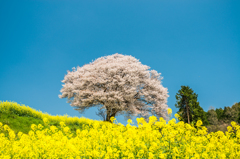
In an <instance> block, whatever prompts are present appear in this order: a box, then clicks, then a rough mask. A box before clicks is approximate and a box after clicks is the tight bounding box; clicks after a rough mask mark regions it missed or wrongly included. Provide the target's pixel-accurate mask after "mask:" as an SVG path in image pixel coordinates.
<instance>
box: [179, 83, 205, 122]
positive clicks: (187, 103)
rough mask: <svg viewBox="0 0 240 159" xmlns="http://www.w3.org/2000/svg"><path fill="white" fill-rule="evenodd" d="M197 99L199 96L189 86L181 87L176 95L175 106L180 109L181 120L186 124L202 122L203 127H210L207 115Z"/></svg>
mask: <svg viewBox="0 0 240 159" xmlns="http://www.w3.org/2000/svg"><path fill="white" fill-rule="evenodd" d="M197 97H198V95H197V94H196V93H194V92H193V90H192V89H191V88H190V87H189V86H181V89H180V90H179V91H178V93H177V94H176V100H177V102H176V104H175V106H176V107H177V108H179V111H178V112H177V113H178V114H179V115H180V120H181V121H184V122H185V123H189V124H190V123H196V122H197V121H198V120H202V122H203V125H208V120H207V115H206V114H207V113H206V112H205V111H204V110H203V109H202V107H201V106H200V105H199V102H198V101H197Z"/></svg>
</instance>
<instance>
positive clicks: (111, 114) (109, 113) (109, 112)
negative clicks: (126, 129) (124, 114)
mask: <svg viewBox="0 0 240 159" xmlns="http://www.w3.org/2000/svg"><path fill="white" fill-rule="evenodd" d="M116 114H117V110H116V109H111V108H107V116H106V120H105V121H109V122H111V120H110V119H111V117H115V116H116Z"/></svg>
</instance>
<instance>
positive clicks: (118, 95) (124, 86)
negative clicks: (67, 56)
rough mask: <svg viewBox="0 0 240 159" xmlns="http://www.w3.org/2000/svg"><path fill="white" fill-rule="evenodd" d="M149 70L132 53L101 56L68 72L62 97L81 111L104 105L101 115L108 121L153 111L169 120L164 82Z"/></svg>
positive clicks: (152, 112) (144, 114)
mask: <svg viewBox="0 0 240 159" xmlns="http://www.w3.org/2000/svg"><path fill="white" fill-rule="evenodd" d="M149 69H150V67H149V66H146V65H143V64H141V62H139V60H137V59H136V58H134V57H132V56H127V55H126V56H124V55H121V54H117V53H116V54H114V55H110V56H105V57H101V58H98V59H96V60H95V61H93V62H92V63H90V64H86V65H84V66H82V67H77V69H76V68H73V71H72V72H70V71H68V74H67V75H66V76H65V77H64V80H63V81H62V82H63V83H65V84H64V85H63V88H62V89H61V93H62V94H61V95H59V97H60V98H68V103H71V106H73V107H75V110H78V111H79V112H80V113H82V112H83V111H84V110H85V109H88V108H90V107H93V106H98V107H101V108H100V109H99V113H98V115H99V116H101V117H103V119H104V120H105V121H110V118H111V117H115V116H117V115H119V114H124V113H125V115H127V116H129V115H130V116H132V115H135V116H136V115H139V116H142V117H145V118H146V117H148V116H149V113H151V114H152V115H155V116H157V117H163V118H165V119H167V109H168V106H167V104H166V103H167V98H168V91H167V88H164V87H163V86H162V84H161V80H162V78H161V77H160V73H157V71H155V70H151V71H150V70H149Z"/></svg>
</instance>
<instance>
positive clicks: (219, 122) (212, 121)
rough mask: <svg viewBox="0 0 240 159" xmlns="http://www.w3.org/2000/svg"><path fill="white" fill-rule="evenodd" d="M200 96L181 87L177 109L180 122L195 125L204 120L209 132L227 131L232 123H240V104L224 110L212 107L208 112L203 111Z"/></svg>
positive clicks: (226, 107) (177, 96)
mask: <svg viewBox="0 0 240 159" xmlns="http://www.w3.org/2000/svg"><path fill="white" fill-rule="evenodd" d="M197 97H198V95H197V94H196V93H194V92H193V90H192V89H191V88H190V87H189V86H181V89H180V90H179V91H178V93H177V94H176V104H175V106H176V108H179V110H178V112H177V114H178V116H179V120H180V121H183V122H185V123H189V124H193V125H195V124H196V122H197V121H198V120H202V122H203V125H204V126H206V127H207V128H208V131H209V132H216V131H223V132H225V131H227V127H228V126H230V125H231V122H232V121H235V122H236V123H238V124H239V123H240V102H239V103H235V104H234V105H232V106H231V107H229V106H225V107H224V109H222V108H217V109H215V108H214V107H210V108H209V110H208V111H207V112H205V111H204V110H203V108H202V107H201V106H200V104H199V102H198V101H197Z"/></svg>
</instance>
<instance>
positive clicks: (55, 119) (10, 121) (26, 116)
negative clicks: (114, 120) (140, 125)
mask: <svg viewBox="0 0 240 159" xmlns="http://www.w3.org/2000/svg"><path fill="white" fill-rule="evenodd" d="M44 118H47V119H48V120H49V124H48V127H49V126H52V125H54V126H56V127H58V128H59V129H60V128H61V126H60V122H61V121H63V122H65V124H66V126H68V127H69V128H70V130H71V132H72V133H73V134H75V132H76V130H77V129H80V130H82V129H84V128H86V127H91V126H92V125H91V123H92V122H93V121H94V120H90V119H86V118H78V117H69V116H67V115H64V116H58V115H57V116H52V115H49V114H47V113H42V112H41V111H37V110H35V109H33V108H30V107H28V106H25V105H20V104H18V103H16V102H8V101H6V102H1V101H0V122H1V123H2V124H3V125H8V126H9V127H10V128H11V129H12V130H13V131H14V132H15V133H16V134H17V133H18V132H23V133H25V134H27V133H28V132H29V131H30V130H31V125H32V124H36V125H38V124H41V125H43V126H44V122H43V119H44ZM95 122H96V121H95ZM98 122H100V123H101V122H102V121H98ZM45 127H46V126H45Z"/></svg>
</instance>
